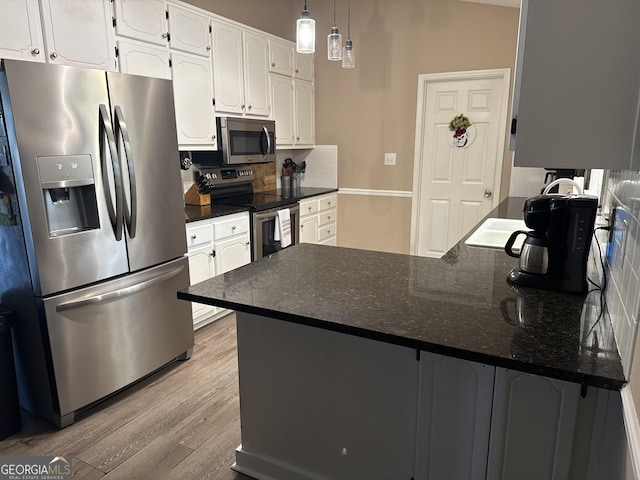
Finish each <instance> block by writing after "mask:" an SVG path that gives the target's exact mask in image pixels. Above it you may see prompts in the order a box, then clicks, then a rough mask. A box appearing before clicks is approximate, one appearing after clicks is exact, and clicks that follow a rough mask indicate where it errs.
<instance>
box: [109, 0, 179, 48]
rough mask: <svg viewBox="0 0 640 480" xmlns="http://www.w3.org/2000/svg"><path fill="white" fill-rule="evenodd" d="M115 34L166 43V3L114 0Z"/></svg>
mask: <svg viewBox="0 0 640 480" xmlns="http://www.w3.org/2000/svg"><path fill="white" fill-rule="evenodd" d="M113 5H114V10H115V11H114V13H115V19H116V35H118V36H121V37H128V38H133V39H135V40H140V41H143V42H147V43H153V44H155V45H167V43H168V33H169V32H168V26H167V4H166V3H165V2H161V1H158V0H115V1H114V3H113Z"/></svg>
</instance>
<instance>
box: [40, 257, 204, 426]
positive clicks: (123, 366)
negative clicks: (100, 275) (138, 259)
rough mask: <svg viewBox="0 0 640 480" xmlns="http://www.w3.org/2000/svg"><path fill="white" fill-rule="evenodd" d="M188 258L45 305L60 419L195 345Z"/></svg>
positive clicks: (57, 299) (59, 296) (77, 292)
mask: <svg viewBox="0 0 640 480" xmlns="http://www.w3.org/2000/svg"><path fill="white" fill-rule="evenodd" d="M188 286H189V268H188V263H187V259H186V258H180V259H178V260H174V261H172V262H169V263H166V264H163V265H161V266H158V267H154V268H151V269H148V270H143V271H141V272H138V273H136V274H133V275H127V276H125V277H121V278H118V279H116V280H112V281H109V282H105V283H102V284H99V285H94V286H91V287H88V288H83V289H81V290H77V291H75V292H71V293H67V294H64V295H58V296H55V297H52V298H49V299H46V300H44V302H43V303H44V310H45V314H46V325H47V329H48V334H49V342H50V348H51V359H52V366H53V374H54V377H55V386H56V387H55V388H56V390H57V398H58V402H59V408H60V415H61V416H65V415H67V414H69V413H72V412H74V411H75V410H78V409H79V408H82V407H84V406H86V405H88V404H90V403H92V402H95V401H96V400H99V399H101V398H103V397H105V396H107V395H109V394H111V393H113V392H115V391H117V390H119V389H121V388H123V387H125V386H127V385H129V384H130V383H132V382H134V381H136V380H138V379H140V378H142V377H144V376H145V375H147V374H148V373H151V372H153V371H154V370H156V369H158V368H159V367H161V366H163V365H164V364H166V363H168V362H170V361H172V360H173V359H175V358H176V357H178V356H179V355H181V354H183V353H185V352H186V351H188V350H189V349H191V348H192V347H193V325H192V321H191V308H190V305H189V303H188V302H183V301H180V300H178V299H177V296H176V293H177V291H178V290H180V289H183V288H186V287H188Z"/></svg>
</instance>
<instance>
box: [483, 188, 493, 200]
mask: <svg viewBox="0 0 640 480" xmlns="http://www.w3.org/2000/svg"><path fill="white" fill-rule="evenodd" d="M491 195H493V192H492V191H491V189H490V188H487V189H486V190H485V191H484V198H490V197H491Z"/></svg>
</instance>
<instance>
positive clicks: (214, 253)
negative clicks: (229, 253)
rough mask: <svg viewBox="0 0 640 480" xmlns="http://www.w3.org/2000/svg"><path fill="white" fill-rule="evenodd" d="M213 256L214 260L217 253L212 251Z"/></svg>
mask: <svg viewBox="0 0 640 480" xmlns="http://www.w3.org/2000/svg"><path fill="white" fill-rule="evenodd" d="M211 256H212V257H213V258H215V256H216V251H215V250H211Z"/></svg>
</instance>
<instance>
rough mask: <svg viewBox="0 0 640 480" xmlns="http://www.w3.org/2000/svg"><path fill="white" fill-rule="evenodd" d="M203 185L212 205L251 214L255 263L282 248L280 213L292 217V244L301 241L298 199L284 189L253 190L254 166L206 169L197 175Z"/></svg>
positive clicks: (253, 258)
mask: <svg viewBox="0 0 640 480" xmlns="http://www.w3.org/2000/svg"><path fill="white" fill-rule="evenodd" d="M197 175H198V180H199V184H200V185H201V188H202V189H204V190H205V191H208V192H210V195H211V202H212V203H219V204H225V205H236V206H241V207H246V208H248V209H249V211H250V212H251V219H252V222H251V225H252V226H251V244H252V245H253V251H252V256H251V259H252V260H253V261H255V260H259V259H261V258H262V257H266V256H267V255H270V254H272V253H274V252H277V251H278V250H281V249H282V246H281V244H280V241H279V240H275V239H274V233H275V228H276V216H277V215H278V211H279V210H283V209H289V213H290V215H291V244H292V245H295V244H297V243H298V242H299V238H300V222H299V218H300V208H299V205H298V197H294V196H292V195H286V194H284V193H283V192H282V191H281V190H271V191H268V192H254V191H253V186H252V182H253V170H252V169H251V166H249V165H245V166H242V167H230V168H203V169H202V170H200V172H199V173H198V174H197Z"/></svg>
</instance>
